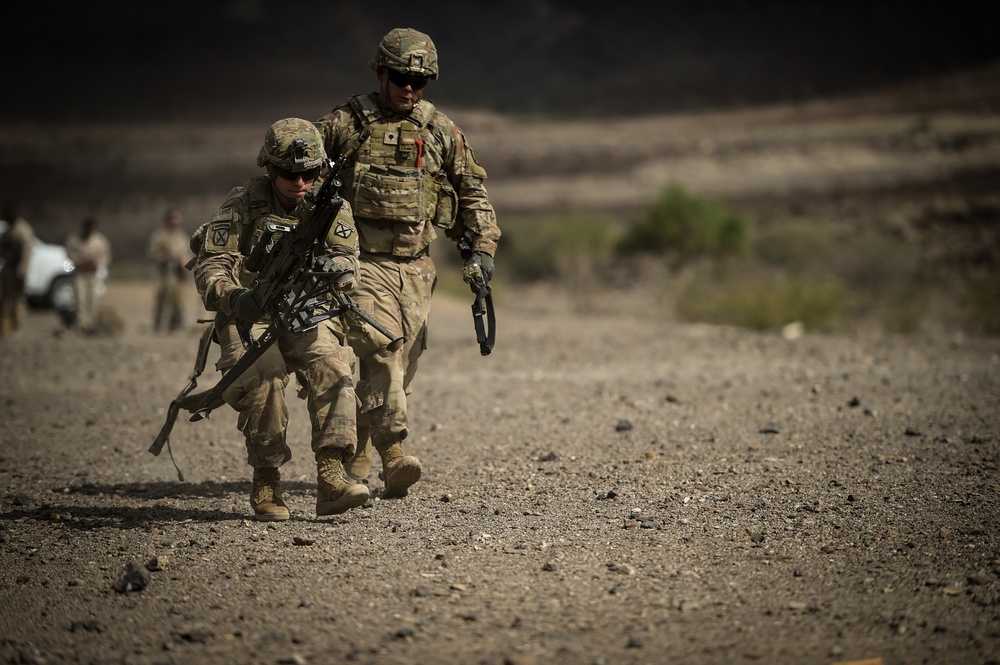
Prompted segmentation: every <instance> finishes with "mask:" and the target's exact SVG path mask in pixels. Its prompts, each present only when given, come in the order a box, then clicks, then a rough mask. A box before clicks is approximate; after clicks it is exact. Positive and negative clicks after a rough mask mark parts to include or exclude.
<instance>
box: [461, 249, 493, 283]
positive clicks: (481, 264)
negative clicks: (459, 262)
mask: <svg viewBox="0 0 1000 665" xmlns="http://www.w3.org/2000/svg"><path fill="white" fill-rule="evenodd" d="M493 272H494V263H493V257H492V256H490V255H489V254H487V253H486V252H473V253H472V256H470V257H469V258H468V259H466V261H465V268H464V269H463V270H462V279H464V280H465V283H466V284H472V283H473V282H479V281H482V283H483V284H488V283H489V281H490V280H491V279H493Z"/></svg>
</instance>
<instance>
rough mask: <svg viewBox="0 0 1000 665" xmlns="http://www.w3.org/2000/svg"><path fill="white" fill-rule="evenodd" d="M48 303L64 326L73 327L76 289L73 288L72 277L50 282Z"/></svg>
mask: <svg viewBox="0 0 1000 665" xmlns="http://www.w3.org/2000/svg"><path fill="white" fill-rule="evenodd" d="M49 302H51V303H52V306H53V307H54V308H55V310H56V312H57V313H58V314H59V318H61V319H62V321H63V323H64V324H66V325H67V326H70V325H73V322H74V321H75V320H76V289H74V288H73V278H72V277H59V278H57V279H55V280H53V281H52V286H51V287H50V288H49Z"/></svg>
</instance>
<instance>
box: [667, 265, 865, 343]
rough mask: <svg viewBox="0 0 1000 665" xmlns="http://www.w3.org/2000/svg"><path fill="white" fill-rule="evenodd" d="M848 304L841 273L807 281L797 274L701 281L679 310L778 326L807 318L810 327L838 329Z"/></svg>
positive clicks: (708, 319)
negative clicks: (834, 276)
mask: <svg viewBox="0 0 1000 665" xmlns="http://www.w3.org/2000/svg"><path fill="white" fill-rule="evenodd" d="M846 308H847V291H846V289H845V288H844V286H843V284H841V282H840V281H839V280H836V279H825V280H820V281H805V280H802V279H800V278H798V277H794V276H780V277H763V276H757V277H752V278H749V279H748V278H746V277H744V276H741V275H731V276H728V277H725V278H722V279H720V280H717V281H701V280H699V281H695V282H693V283H692V284H691V286H690V287H689V288H688V289H687V290H686V291H685V292H684V293H683V294H682V295H681V297H680V299H679V300H678V303H677V310H678V312H679V313H680V314H681V316H683V317H684V318H686V319H687V320H689V321H701V322H705V323H717V324H724V325H733V326H741V327H744V328H753V329H755V330H770V329H777V328H780V327H782V326H784V325H785V324H788V323H792V322H794V321H801V322H802V323H803V324H805V326H806V328H807V329H809V330H820V331H824V332H830V331H833V330H835V329H837V328H838V327H839V326H840V324H841V319H842V317H843V315H844V312H845V310H846Z"/></svg>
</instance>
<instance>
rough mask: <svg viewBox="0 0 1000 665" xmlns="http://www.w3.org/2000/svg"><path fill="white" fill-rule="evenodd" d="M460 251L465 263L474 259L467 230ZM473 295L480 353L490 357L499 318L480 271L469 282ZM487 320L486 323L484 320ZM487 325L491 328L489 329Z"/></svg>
mask: <svg viewBox="0 0 1000 665" xmlns="http://www.w3.org/2000/svg"><path fill="white" fill-rule="evenodd" d="M458 251H459V253H460V254H461V256H462V260H463V261H468V260H469V259H470V258H472V254H473V250H472V234H471V233H470V232H469V231H468V230H467V231H466V232H465V233H463V234H462V237H461V238H459V240H458ZM469 286H470V287H471V288H472V293H473V295H474V296H476V299H475V300H474V301H473V303H472V323H473V325H474V326H475V327H476V341H477V342H479V353H481V354H482V355H484V356H488V355H490V351H492V350H493V345H494V344H495V343H496V339H497V317H496V313H495V312H494V311H493V289H491V288H490V285H489V283H488V282H487V281H486V276H485V275H483V273H482V271H481V270H480V271H479V278H478V279H477V278H475V277H473V278H472V279H471V280H470V281H469ZM484 318H485V319H486V321H485V322H484V321H483V319H484ZM487 325H488V326H489V328H487Z"/></svg>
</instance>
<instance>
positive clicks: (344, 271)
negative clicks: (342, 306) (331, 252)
mask: <svg viewBox="0 0 1000 665" xmlns="http://www.w3.org/2000/svg"><path fill="white" fill-rule="evenodd" d="M338 259H340V260H338ZM349 265H350V262H349V261H347V260H346V259H343V258H342V257H332V256H326V255H325V254H324V255H321V256H317V257H316V261H315V262H314V263H313V272H325V273H330V275H331V276H332V277H333V288H334V289H336V290H337V291H352V290H353V289H354V286H355V283H354V271H353V270H351V269H350V268H349V267H348V266H349Z"/></svg>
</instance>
